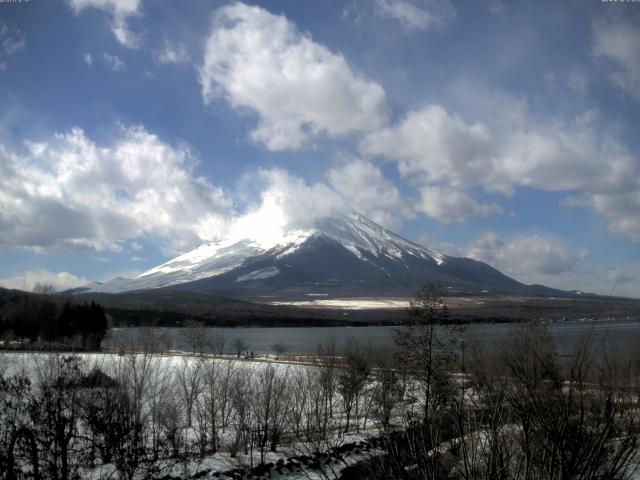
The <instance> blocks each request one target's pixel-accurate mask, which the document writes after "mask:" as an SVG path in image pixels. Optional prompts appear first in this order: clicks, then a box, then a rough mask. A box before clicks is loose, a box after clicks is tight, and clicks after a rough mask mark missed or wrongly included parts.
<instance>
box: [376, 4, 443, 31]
mask: <svg viewBox="0 0 640 480" xmlns="http://www.w3.org/2000/svg"><path fill="white" fill-rule="evenodd" d="M374 5H375V9H376V13H377V14H378V15H380V16H381V17H385V18H390V19H393V20H396V21H398V22H399V23H400V25H402V27H403V28H405V29H406V30H428V29H431V28H437V27H440V26H442V25H444V24H446V23H448V22H449V21H450V20H451V19H452V18H453V17H454V16H455V9H454V7H453V5H452V4H451V2H450V1H449V0H375V2H374Z"/></svg>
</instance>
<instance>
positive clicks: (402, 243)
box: [85, 212, 534, 299]
mask: <svg viewBox="0 0 640 480" xmlns="http://www.w3.org/2000/svg"><path fill="white" fill-rule="evenodd" d="M257 225H258V226H256V228H246V226H245V227H244V228H242V229H238V230H237V231H232V232H231V233H230V235H229V236H228V237H227V238H225V239H224V240H222V241H220V242H217V243H207V244H203V245H201V246H200V247H198V248H196V249H195V250H193V251H191V252H188V253H185V254H184V255H181V256H179V257H176V258H174V259H173V260H170V261H168V262H166V263H164V264H162V265H160V266H158V267H155V268H153V269H151V270H148V271H147V272H144V273H142V274H141V275H139V276H137V277H135V278H131V279H122V278H119V279H114V280H112V281H110V282H107V283H104V284H97V283H96V284H92V285H89V286H88V287H87V290H85V291H92V292H106V293H118V292H125V291H136V290H147V289H152V288H163V287H171V288H173V289H179V290H185V291H194V292H216V293H218V294H223V295H231V296H235V297H247V298H255V297H267V298H278V299H282V298H295V297H301V296H307V297H308V296H334V297H335V296H343V297H345V296H381V295H382V296H393V295H403V296H404V295H407V294H409V295H410V294H413V293H414V292H415V290H416V288H417V287H418V286H419V285H420V284H422V283H424V282H425V281H437V282H440V283H441V284H442V285H443V286H444V287H445V288H447V289H449V291H451V292H459V291H464V292H478V293H479V292H482V291H484V290H491V291H494V292H495V291H498V292H514V293H531V291H532V289H534V287H530V286H526V285H523V284H521V283H519V282H517V281H515V280H513V279H511V278H509V277H507V276H506V275H504V274H502V273H500V272H499V271H498V270H495V269H494V268H492V267H490V266H489V265H486V264H484V263H482V262H477V261H475V260H471V259H468V258H457V257H449V256H446V255H443V254H441V253H439V252H437V251H435V250H432V249H429V248H425V247H422V246H419V245H416V244H414V243H412V242H410V241H408V240H405V239H403V238H402V237H400V236H398V235H396V234H394V233H393V232H391V231H389V230H386V229H384V228H382V227H381V226H379V225H377V224H376V223H374V222H372V221H371V220H369V219H367V218H366V217H364V216H362V215H359V214H357V213H355V212H349V213H332V214H330V215H328V216H325V217H322V218H319V219H317V220H315V221H313V222H311V223H310V225H309V226H308V227H306V228H281V227H278V226H276V227H275V228H274V227H273V226H266V227H264V230H263V229H262V228H261V227H260V226H259V225H260V224H257ZM263 225H264V224H263Z"/></svg>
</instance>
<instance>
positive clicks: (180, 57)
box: [156, 40, 189, 65]
mask: <svg viewBox="0 0 640 480" xmlns="http://www.w3.org/2000/svg"><path fill="white" fill-rule="evenodd" d="M156 59H157V60H158V62H160V63H162V64H165V65H167V64H178V63H186V62H188V61H189V54H188V53H187V49H186V48H185V46H184V45H182V44H173V43H171V42H169V41H168V40H165V41H164V46H163V48H162V50H160V51H158V52H156Z"/></svg>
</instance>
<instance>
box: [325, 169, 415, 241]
mask: <svg viewBox="0 0 640 480" xmlns="http://www.w3.org/2000/svg"><path fill="white" fill-rule="evenodd" d="M327 177H328V179H329V183H330V185H331V186H332V187H333V189H334V190H335V191H336V192H338V193H339V194H340V195H341V196H342V197H343V198H344V199H345V201H346V202H347V204H349V205H351V206H352V207H353V208H354V209H356V210H357V211H359V212H361V213H362V214H363V215H366V216H367V217H369V218H371V219H372V220H373V221H374V222H376V223H379V224H380V225H382V226H384V227H386V228H389V229H392V230H395V229H398V228H400V227H401V226H402V223H403V221H404V220H406V219H407V218H412V217H413V216H414V215H413V212H412V210H411V208H410V206H409V205H408V204H407V201H406V200H405V199H404V198H403V197H402V195H401V194H400V192H399V191H398V189H397V188H396V187H395V186H394V185H393V184H392V183H391V182H389V181H388V180H387V179H386V178H385V177H384V175H383V174H382V172H381V171H380V169H379V168H378V167H376V166H375V165H373V164H372V163H371V162H367V161H365V160H362V159H359V158H353V159H350V160H349V161H347V162H345V163H344V164H343V165H341V166H339V167H336V168H333V169H331V170H329V172H328V173H327Z"/></svg>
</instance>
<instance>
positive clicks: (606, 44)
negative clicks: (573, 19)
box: [593, 18, 640, 102]
mask: <svg viewBox="0 0 640 480" xmlns="http://www.w3.org/2000/svg"><path fill="white" fill-rule="evenodd" d="M593 36H594V42H593V53H594V55H596V56H597V57H601V58H604V59H606V60H607V61H609V62H610V64H611V67H612V68H611V72H610V73H609V79H610V80H611V83H612V84H613V85H615V86H616V87H618V88H620V89H622V90H623V91H625V92H626V93H628V94H629V95H630V96H631V98H633V99H635V100H636V101H637V102H640V55H638V52H639V51H640V30H638V25H637V24H634V23H633V22H631V21H629V20H626V19H612V18H608V19H603V20H600V21H598V22H595V23H594V26H593Z"/></svg>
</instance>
